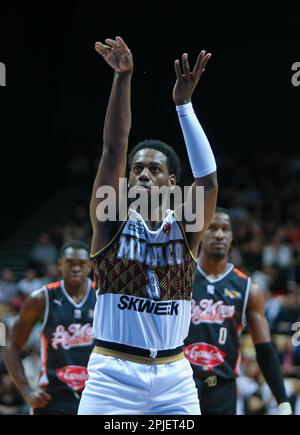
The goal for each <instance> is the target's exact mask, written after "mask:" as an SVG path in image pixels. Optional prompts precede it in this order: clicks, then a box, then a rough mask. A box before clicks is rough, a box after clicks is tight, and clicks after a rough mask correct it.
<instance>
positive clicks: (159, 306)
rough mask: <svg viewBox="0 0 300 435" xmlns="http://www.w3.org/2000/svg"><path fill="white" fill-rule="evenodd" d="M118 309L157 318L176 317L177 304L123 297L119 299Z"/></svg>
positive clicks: (176, 302) (174, 302)
mask: <svg viewBox="0 0 300 435" xmlns="http://www.w3.org/2000/svg"><path fill="white" fill-rule="evenodd" d="M118 308H119V309H120V310H129V311H137V312H138V313H149V314H156V315H157V316H178V308H179V302H178V301H170V302H154V301H151V300H149V299H141V298H136V297H134V296H126V295H123V296H121V297H120V303H119V304H118Z"/></svg>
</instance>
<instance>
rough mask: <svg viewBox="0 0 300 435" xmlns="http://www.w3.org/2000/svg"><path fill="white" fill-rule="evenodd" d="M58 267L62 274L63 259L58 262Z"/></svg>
mask: <svg viewBox="0 0 300 435" xmlns="http://www.w3.org/2000/svg"><path fill="white" fill-rule="evenodd" d="M57 267H58V268H59V270H60V272H62V259H61V258H60V259H59V260H58V262H57Z"/></svg>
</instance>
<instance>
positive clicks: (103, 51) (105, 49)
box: [95, 42, 111, 55]
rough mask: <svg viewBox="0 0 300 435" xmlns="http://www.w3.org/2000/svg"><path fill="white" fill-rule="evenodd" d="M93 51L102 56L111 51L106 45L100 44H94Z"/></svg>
mask: <svg viewBox="0 0 300 435" xmlns="http://www.w3.org/2000/svg"><path fill="white" fill-rule="evenodd" d="M95 50H96V51H97V52H98V53H99V54H102V55H106V54H108V53H109V52H110V51H111V47H109V46H108V45H105V44H102V42H96V43H95Z"/></svg>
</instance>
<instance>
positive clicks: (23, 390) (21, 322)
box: [4, 289, 51, 408]
mask: <svg viewBox="0 0 300 435" xmlns="http://www.w3.org/2000/svg"><path fill="white" fill-rule="evenodd" d="M44 311H45V293H44V291H43V290H42V289H41V290H37V291H36V292H34V293H32V294H31V295H30V296H29V297H28V298H27V299H26V300H25V302H24V304H23V306H22V309H21V312H20V315H19V317H18V318H17V320H16V322H15V323H14V325H13V327H12V330H11V332H10V337H9V340H8V345H7V347H6V349H5V352H4V361H5V364H6V367H7V370H8V372H9V374H10V376H11V378H12V380H13V382H14V384H15V385H16V387H17V389H18V390H19V392H20V394H21V396H22V397H23V399H24V400H25V401H26V402H27V404H28V405H29V406H32V407H33V408H42V407H44V406H46V405H47V403H48V401H49V400H50V399H51V397H50V396H49V394H47V393H46V392H45V391H43V390H41V389H40V388H36V389H32V388H31V387H30V385H29V383H28V380H27V378H26V376H25V372H24V368H23V365H22V360H21V351H22V349H23V347H24V346H25V344H26V342H27V340H28V338H29V336H30V334H31V332H32V330H33V327H34V325H35V324H36V322H37V321H38V320H41V319H42V317H43V315H44Z"/></svg>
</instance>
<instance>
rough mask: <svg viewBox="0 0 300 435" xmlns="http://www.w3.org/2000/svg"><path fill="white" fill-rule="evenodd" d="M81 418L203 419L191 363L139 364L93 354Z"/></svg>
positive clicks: (79, 412)
mask: <svg viewBox="0 0 300 435" xmlns="http://www.w3.org/2000/svg"><path fill="white" fill-rule="evenodd" d="M88 373H89V379H88V381H87V383H86V386H85V389H84V391H83V393H82V397H81V401H80V405H79V409H78V414H79V415H84V414H89V415H108V414H110V415H141V414H146V415H164V414H168V415H171V414H173V415H199V414H200V406H199V400H198V394H197V389H196V386H195V383H194V380H193V373H192V369H191V366H190V363H189V362H188V360H187V359H185V358H183V359H181V360H179V361H176V362H172V363H167V364H157V365H148V364H139V363H134V362H131V361H127V360H124V359H120V358H117V357H113V356H106V355H101V354H99V353H95V352H93V353H92V354H91V357H90V361H89V364H88Z"/></svg>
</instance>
